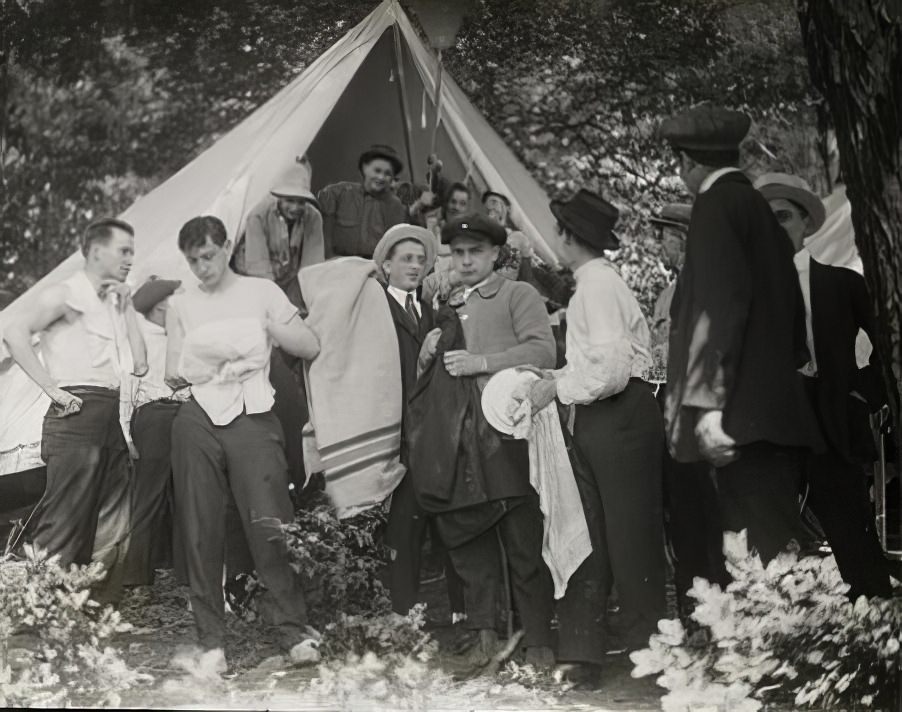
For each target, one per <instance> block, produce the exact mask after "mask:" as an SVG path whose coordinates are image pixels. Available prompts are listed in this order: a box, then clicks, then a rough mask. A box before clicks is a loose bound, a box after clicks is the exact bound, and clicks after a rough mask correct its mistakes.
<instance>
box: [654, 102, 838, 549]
mask: <svg viewBox="0 0 902 712" xmlns="http://www.w3.org/2000/svg"><path fill="white" fill-rule="evenodd" d="M750 124H751V119H750V118H749V117H748V116H747V115H746V114H743V113H740V112H736V111H730V110H727V109H723V108H719V107H712V106H710V105H702V106H699V107H696V108H694V109H690V110H689V111H687V112H685V113H683V114H680V115H678V116H676V117H673V118H671V119H668V120H667V121H665V122H664V124H663V125H662V126H661V135H662V137H663V138H664V139H665V140H667V141H668V142H669V143H670V144H671V146H672V147H673V149H674V151H675V152H676V153H677V155H678V156H679V161H680V177H681V178H682V180H683V182H684V183H685V184H686V187H687V188H688V189H689V191H690V192H691V193H692V194H693V195H695V196H696V198H695V203H694V205H693V208H692V219H691V221H690V223H689V235H688V238H687V240H686V263H685V265H684V267H683V269H682V271H681V272H680V276H679V279H678V280H677V288H676V294H675V295H674V298H673V307H672V308H671V316H672V318H673V321H672V323H671V329H670V349H669V362H668V365H667V398H666V403H665V414H666V421H667V430H668V437H669V447H670V452H671V454H672V455H673V456H674V457H675V458H676V459H677V460H678V461H680V462H698V461H700V460H706V461H707V462H709V463H711V464H712V465H714V467H715V471H716V480H717V494H718V502H719V505H720V510H721V511H720V514H721V523H722V525H723V527H724V529H725V530H727V531H741V530H743V529H746V530H747V531H748V543H749V546H750V548H752V547H753V548H755V549H757V551H758V552H759V554H760V555H761V558H762V560H763V561H765V562H767V561H770V560H771V559H772V558H774V557H775V556H776V555H777V554H779V553H780V551H782V550H783V549H784V548H785V547H786V545H787V544H789V542H790V541H791V540H793V539H798V538H799V536H800V527H801V521H800V518H799V502H798V492H799V484H800V480H801V474H802V465H803V462H804V458H805V455H806V453H807V451H808V450H809V449H817V450H819V449H821V447H822V445H823V443H822V441H821V438H820V435H819V433H818V431H817V423H816V421H815V418H814V413H813V412H812V410H811V406H810V405H809V403H808V401H807V398H806V396H805V391H804V386H803V383H802V377H801V375H800V374H799V373H798V371H797V370H796V369H798V368H800V367H801V366H802V365H803V364H804V363H805V362H806V361H807V360H808V353H807V352H808V350H807V348H806V346H805V306H804V303H803V301H802V293H801V290H800V289H799V281H798V276H797V275H796V271H795V268H794V267H793V263H792V246H791V245H790V243H789V241H788V240H787V239H786V234H785V233H784V232H783V230H782V229H780V226H779V224H778V223H777V220H776V218H774V215H773V213H772V212H771V210H770V207H769V206H768V204H767V201H766V200H765V199H764V198H763V197H762V196H761V194H760V193H758V191H756V190H755V189H754V188H753V187H752V184H751V182H750V181H749V179H748V178H747V177H746V176H745V175H744V174H743V173H742V172H741V171H740V170H739V169H738V168H736V165H737V164H738V163H739V144H740V142H741V141H742V140H743V138H744V137H745V135H746V134H747V133H748V130H749V127H750Z"/></svg>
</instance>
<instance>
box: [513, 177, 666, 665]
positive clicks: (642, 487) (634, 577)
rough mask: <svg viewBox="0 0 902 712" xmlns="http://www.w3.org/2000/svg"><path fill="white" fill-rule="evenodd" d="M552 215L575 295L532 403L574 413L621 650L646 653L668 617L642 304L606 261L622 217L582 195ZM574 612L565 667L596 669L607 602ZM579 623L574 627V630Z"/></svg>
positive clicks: (656, 433)
mask: <svg viewBox="0 0 902 712" xmlns="http://www.w3.org/2000/svg"><path fill="white" fill-rule="evenodd" d="M551 211H552V213H553V214H554V216H555V217H556V218H557V221H558V231H559V236H558V239H557V241H556V244H555V251H556V252H557V254H558V255H559V256H560V258H561V260H562V261H563V263H564V264H565V265H566V266H567V267H569V268H570V269H571V270H573V276H574V278H575V279H576V292H575V293H574V295H573V297H572V299H571V300H570V305H569V306H568V308H567V337H566V338H567V351H566V360H567V362H566V365H565V366H564V368H562V369H560V370H558V371H554V372H550V373H548V374H546V378H545V379H543V380H542V381H538V382H537V383H536V384H535V385H534V386H533V389H532V393H531V398H532V401H533V407H534V409H536V410H538V409H541V408H543V407H545V406H546V405H547V404H548V403H550V402H551V401H552V400H553V399H554V398H555V397H556V398H557V399H558V400H559V401H560V402H561V403H562V404H564V405H567V406H570V405H572V406H575V417H574V425H573V438H574V441H575V443H576V446H577V448H578V451H579V454H580V456H581V457H582V458H583V460H584V461H585V464H586V466H587V467H588V469H589V470H590V471H591V473H592V476H593V479H594V487H595V490H596V491H597V493H598V496H599V498H600V500H601V506H602V509H603V516H602V520H603V522H602V523H601V526H603V528H604V530H603V531H602V532H600V533H597V534H596V537H595V541H606V542H607V545H606V546H607V555H608V557H609V559H610V570H611V572H612V573H613V577H614V581H616V583H617V590H618V593H619V599H620V601H621V607H622V610H623V613H622V616H621V619H622V624H623V631H622V632H623V636H624V640H623V643H624V644H625V646H626V647H627V648H635V647H642V646H644V645H645V644H646V643H647V641H648V636H649V635H650V634H651V633H652V632H654V631H655V630H656V629H657V622H658V620H659V619H660V618H662V617H664V616H665V615H666V606H665V599H664V577H665V574H664V568H665V563H664V532H663V512H662V504H661V499H662V487H661V466H662V457H663V454H664V423H663V419H662V417H661V411H660V410H659V409H658V406H657V404H656V403H655V397H654V392H653V390H652V387H651V386H650V384H649V383H648V382H647V379H648V373H649V369H650V367H651V345H650V337H649V330H648V325H647V323H646V321H645V317H644V316H643V314H642V310H641V309H640V307H639V302H638V301H637V300H636V297H635V296H634V295H633V293H632V292H631V291H630V289H629V287H628V286H627V285H626V283H625V282H624V281H623V279H622V278H621V277H620V274H619V272H618V271H617V268H616V267H614V265H612V264H611V263H610V262H609V261H608V260H607V259H606V258H605V256H604V252H605V250H612V249H616V248H617V247H618V246H619V242H618V240H617V237H616V236H615V235H614V233H613V228H614V225H615V223H616V222H617V218H618V215H619V212H618V210H617V208H615V207H614V206H613V205H611V204H610V203H608V202H607V201H606V200H604V199H603V198H602V197H600V196H598V195H595V194H594V193H591V192H589V191H587V190H581V191H579V192H578V193H577V194H576V196H575V197H574V198H573V199H572V200H570V201H568V202H557V201H555V202H552V203H551ZM584 506H585V505H584ZM593 543H594V542H593ZM596 546H597V545H596ZM602 593H604V587H602ZM580 598H582V597H580ZM579 603H582V604H583V605H585V601H580V602H579ZM576 606H578V604H576ZM574 607H575V605H574V604H573V603H571V602H570V601H568V596H565V597H564V600H563V601H562V605H559V609H558V613H559V616H560V618H561V636H560V643H559V657H560V659H562V660H571V661H577V662H583V663H592V664H599V663H600V662H601V660H602V657H601V656H603V655H604V648H603V640H602V636H601V631H600V630H599V629H598V624H597V623H596V622H595V619H597V618H598V613H599V610H601V611H603V610H604V606H603V601H602V602H601V605H597V606H596V607H595V608H594V610H593V609H591V608H590V609H589V610H587V611H586V610H584V611H582V612H581V614H580V613H576V612H574V611H573V608H574ZM574 616H575V617H576V620H577V621H578V623H579V624H577V625H573V624H570V619H571V618H573V617H574ZM587 631H594V635H588V633H587Z"/></svg>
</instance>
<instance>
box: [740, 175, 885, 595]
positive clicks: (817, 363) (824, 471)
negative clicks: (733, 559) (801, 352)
mask: <svg viewBox="0 0 902 712" xmlns="http://www.w3.org/2000/svg"><path fill="white" fill-rule="evenodd" d="M755 187H756V188H757V189H758V190H759V191H760V192H761V194H762V195H763V196H764V197H765V198H766V199H767V201H768V203H770V207H771V209H772V210H773V211H774V215H775V216H776V218H777V221H778V222H779V223H780V225H781V226H782V227H783V229H784V230H785V231H786V234H787V235H788V236H789V239H790V241H791V242H792V245H793V247H794V249H795V251H796V255H795V265H796V270H797V271H798V275H799V283H800V285H801V288H802V295H803V296H804V298H805V316H806V325H807V335H808V351H809V353H810V355H811V360H810V361H808V363H806V364H805V366H804V367H803V368H802V373H803V375H804V376H805V384H806V386H807V391H808V395H809V397H810V398H811V403H812V406H813V407H814V410H815V412H816V413H817V416H818V422H819V424H820V426H821V432H822V433H823V435H824V439H825V441H826V443H827V449H826V451H825V452H823V453H818V454H811V455H810V456H809V457H808V463H807V472H806V475H807V480H808V488H809V489H808V500H807V501H808V506H809V507H810V508H811V511H812V512H814V514H815V516H816V517H817V519H818V521H819V522H820V524H821V526H822V527H823V528H824V533H825V534H826V535H827V541H828V542H829V543H830V547H831V548H832V549H833V554H834V556H835V557H836V563H837V565H838V566H839V570H840V573H842V576H843V579H844V580H845V581H846V583H848V584H849V586H850V589H849V596H850V597H851V598H852V600H855V599H856V598H857V597H858V596H860V595H865V596H868V597H871V596H884V597H888V596H890V595H891V593H892V587H891V586H890V579H889V569H888V566H887V562H886V559H885V558H884V556H883V552H882V550H881V548H880V542H879V540H878V538H877V532H876V527H875V525H874V518H873V516H871V506H870V501H869V498H868V494H867V476H866V473H865V467H867V466H869V465H870V464H871V463H872V462H874V461H875V460H876V459H877V453H876V449H875V447H874V441H873V437H872V435H871V432H870V427H869V414H870V413H873V412H875V411H877V410H879V409H880V408H881V407H882V406H883V405H884V403H885V402H886V395H885V391H884V390H883V387H882V384H881V379H880V376H879V373H880V367H879V364H878V363H877V356H876V353H875V352H874V351H873V350H872V351H871V356H870V359H861V360H859V359H858V358H857V354H856V342H857V340H859V339H861V338H864V337H863V335H862V334H866V335H867V337H868V338H869V339H873V338H874V327H875V324H874V314H873V308H872V306H871V300H870V297H869V295H868V291H867V286H866V285H865V281H864V276H863V275H862V274H861V272H860V271H856V270H855V269H854V268H849V267H846V266H835V265H831V264H827V263H826V262H822V261H820V260H818V259H815V258H814V257H813V256H812V255H811V253H810V252H809V251H808V250H807V249H806V248H805V243H806V240H807V238H808V237H810V236H812V235H813V234H814V233H816V232H817V231H818V230H820V228H821V227H822V226H823V224H824V222H825V220H826V211H825V209H824V204H823V203H822V202H821V199H820V198H819V197H818V196H817V195H815V193H814V192H813V191H812V190H811V189H810V188H809V186H808V184H807V183H806V182H805V181H804V180H803V179H802V178H799V177H798V176H794V175H790V174H787V173H766V174H764V175H762V176H761V177H760V178H758V180H757V181H755Z"/></svg>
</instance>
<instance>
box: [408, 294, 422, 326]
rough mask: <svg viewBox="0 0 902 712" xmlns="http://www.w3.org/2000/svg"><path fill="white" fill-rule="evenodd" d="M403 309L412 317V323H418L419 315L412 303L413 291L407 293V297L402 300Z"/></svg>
mask: <svg viewBox="0 0 902 712" xmlns="http://www.w3.org/2000/svg"><path fill="white" fill-rule="evenodd" d="M404 311H406V312H407V314H408V316H410V318H411V319H413V323H414V324H416V325H417V326H419V325H420V317H419V315H418V314H417V310H416V307H415V306H414V305H413V293H411V292H408V293H407V299H406V300H405V301H404Z"/></svg>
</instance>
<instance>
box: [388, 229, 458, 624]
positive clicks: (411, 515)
mask: <svg viewBox="0 0 902 712" xmlns="http://www.w3.org/2000/svg"><path fill="white" fill-rule="evenodd" d="M436 249H437V245H436V239H435V236H434V235H433V234H432V231H431V230H427V229H426V228H423V227H419V226H417V225H409V224H407V223H401V224H400V225H395V226H394V227H393V228H390V229H389V230H388V231H386V233H385V235H383V237H382V239H381V240H380V241H379V244H378V245H376V249H375V250H374V251H373V262H375V263H376V270H377V271H378V273H379V277H380V279H381V280H382V282H383V284H384V285H385V296H386V298H387V300H388V306H389V309H390V310H391V315H392V320H393V321H394V324H395V331H396V332H397V334H398V351H399V353H400V356H401V363H400V366H401V394H402V395H401V397H402V400H403V402H404V410H403V413H402V417H401V463H402V464H403V465H404V466H405V467H409V463H410V458H409V456H408V455H409V449H410V445H409V441H408V437H407V432H408V430H409V428H410V417H409V413H408V409H407V400H408V398H409V397H410V394H411V393H412V392H413V388H414V386H415V385H416V381H417V363H418V360H419V357H420V351H421V349H422V347H423V342H424V341H425V340H427V339H428V340H430V341H431V342H432V343H433V344H434V342H435V341H436V340H437V339H438V335H439V333H440V331H439V330H438V329H434V328H433V327H434V325H435V318H434V316H433V313H432V307H431V306H430V305H429V304H428V303H427V302H425V301H422V300H420V296H419V292H420V285H421V284H422V282H423V277H425V276H426V274H427V273H428V272H429V270H431V269H432V265H433V264H434V263H435V255H436ZM428 522H429V520H428V515H427V514H426V512H424V511H423V510H422V509H421V508H420V506H419V504H417V500H416V495H415V494H414V490H413V481H412V478H411V476H410V474H409V473H408V474H407V475H405V476H404V479H403V480H401V484H399V485H398V487H397V488H396V489H395V491H394V493H393V494H392V499H391V510H390V512H389V517H388V525H387V527H386V532H385V543H386V545H387V546H388V548H389V550H390V552H391V563H390V565H389V589H390V591H391V599H392V610H394V611H395V613H398V614H400V615H406V614H407V613H408V611H410V609H411V608H413V606H414V605H415V604H416V603H417V598H418V593H419V588H420V560H421V559H420V557H421V552H422V548H423V539H424V537H425V535H426V527H427V524H428ZM447 574H448V582H449V588H450V591H449V593H451V598H452V601H451V604H452V605H451V607H452V609H453V611H454V612H457V613H463V608H464V605H463V594H462V592H461V591H460V590H459V587H456V588H455V586H454V583H453V582H454V581H455V577H454V573H453V570H449V571H447Z"/></svg>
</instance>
